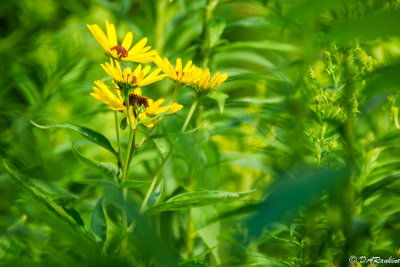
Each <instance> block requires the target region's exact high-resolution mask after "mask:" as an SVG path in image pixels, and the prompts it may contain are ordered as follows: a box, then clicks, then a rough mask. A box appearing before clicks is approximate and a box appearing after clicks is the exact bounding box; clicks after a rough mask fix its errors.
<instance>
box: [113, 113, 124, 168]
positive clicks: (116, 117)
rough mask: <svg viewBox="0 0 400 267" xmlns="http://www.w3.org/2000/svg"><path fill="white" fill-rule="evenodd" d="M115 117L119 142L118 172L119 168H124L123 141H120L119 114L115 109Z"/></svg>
mask: <svg viewBox="0 0 400 267" xmlns="http://www.w3.org/2000/svg"><path fill="white" fill-rule="evenodd" d="M114 119H115V131H116V134H117V144H118V173H119V170H122V169H123V164H122V153H121V141H120V137H119V136H120V135H119V124H118V114H117V111H114Z"/></svg>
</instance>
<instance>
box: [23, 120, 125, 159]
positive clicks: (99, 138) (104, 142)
mask: <svg viewBox="0 0 400 267" xmlns="http://www.w3.org/2000/svg"><path fill="white" fill-rule="evenodd" d="M31 123H32V124H33V125H35V126H36V127H38V128H42V129H51V128H67V129H70V130H73V131H75V132H77V133H79V134H81V135H83V136H84V137H85V138H86V139H88V140H90V141H92V142H93V143H95V144H98V145H99V146H101V147H103V148H105V149H107V150H108V151H110V152H111V153H113V154H114V155H118V153H117V151H115V149H114V148H113V147H112V145H111V143H110V141H109V140H108V139H107V138H106V137H105V136H104V135H102V134H101V133H98V132H96V131H94V130H92V129H89V128H87V127H84V126H80V125H78V124H75V123H72V122H64V123H59V124H54V125H39V124H37V123H35V122H33V121H31Z"/></svg>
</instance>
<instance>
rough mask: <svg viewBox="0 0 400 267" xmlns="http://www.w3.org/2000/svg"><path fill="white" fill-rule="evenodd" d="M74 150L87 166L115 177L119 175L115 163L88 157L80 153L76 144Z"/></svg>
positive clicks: (73, 146)
mask: <svg viewBox="0 0 400 267" xmlns="http://www.w3.org/2000/svg"><path fill="white" fill-rule="evenodd" d="M72 152H73V153H74V155H75V156H76V157H77V158H78V159H79V160H80V161H81V162H82V163H83V164H85V165H86V166H88V167H90V168H92V169H95V170H97V171H100V172H101V173H103V174H104V175H105V176H107V177H111V178H114V177H116V176H117V173H118V169H117V167H115V166H114V165H113V164H111V163H103V162H97V161H94V160H91V159H88V158H86V157H85V156H83V155H82V154H81V153H79V151H78V150H77V149H76V147H75V145H74V144H72Z"/></svg>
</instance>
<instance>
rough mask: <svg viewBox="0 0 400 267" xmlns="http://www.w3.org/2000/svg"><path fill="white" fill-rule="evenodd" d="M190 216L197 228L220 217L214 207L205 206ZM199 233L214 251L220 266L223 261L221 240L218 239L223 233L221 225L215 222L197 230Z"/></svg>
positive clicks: (193, 210) (191, 211)
mask: <svg viewBox="0 0 400 267" xmlns="http://www.w3.org/2000/svg"><path fill="white" fill-rule="evenodd" d="M190 216H191V217H192V220H193V224H194V225H195V226H203V225H205V224H207V222H208V221H209V220H211V219H212V218H216V217H217V216H218V213H217V210H216V209H215V208H214V207H213V206H205V207H200V208H194V209H191V210H190ZM197 233H198V234H199V236H200V237H201V239H203V241H204V243H206V245H207V247H208V248H209V249H212V254H213V255H214V257H215V261H216V263H217V264H218V265H219V264H220V262H221V260H220V257H219V253H218V245H219V240H218V237H219V235H220V233H221V223H220V222H214V223H211V224H208V225H207V226H205V227H202V228H200V229H197Z"/></svg>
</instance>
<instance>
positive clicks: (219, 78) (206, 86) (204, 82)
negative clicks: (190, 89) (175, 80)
mask: <svg viewBox="0 0 400 267" xmlns="http://www.w3.org/2000/svg"><path fill="white" fill-rule="evenodd" d="M226 79H228V74H226V73H224V74H222V75H221V74H219V72H217V73H216V74H215V75H214V77H212V78H211V80H210V70H209V69H208V68H207V69H206V70H205V71H202V72H201V75H200V78H199V79H198V80H197V81H196V82H194V84H193V85H194V87H195V89H196V90H198V91H200V92H201V91H204V90H209V91H214V90H215V89H217V87H219V86H220V85H221V84H222V83H223V82H225V81H226Z"/></svg>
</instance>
